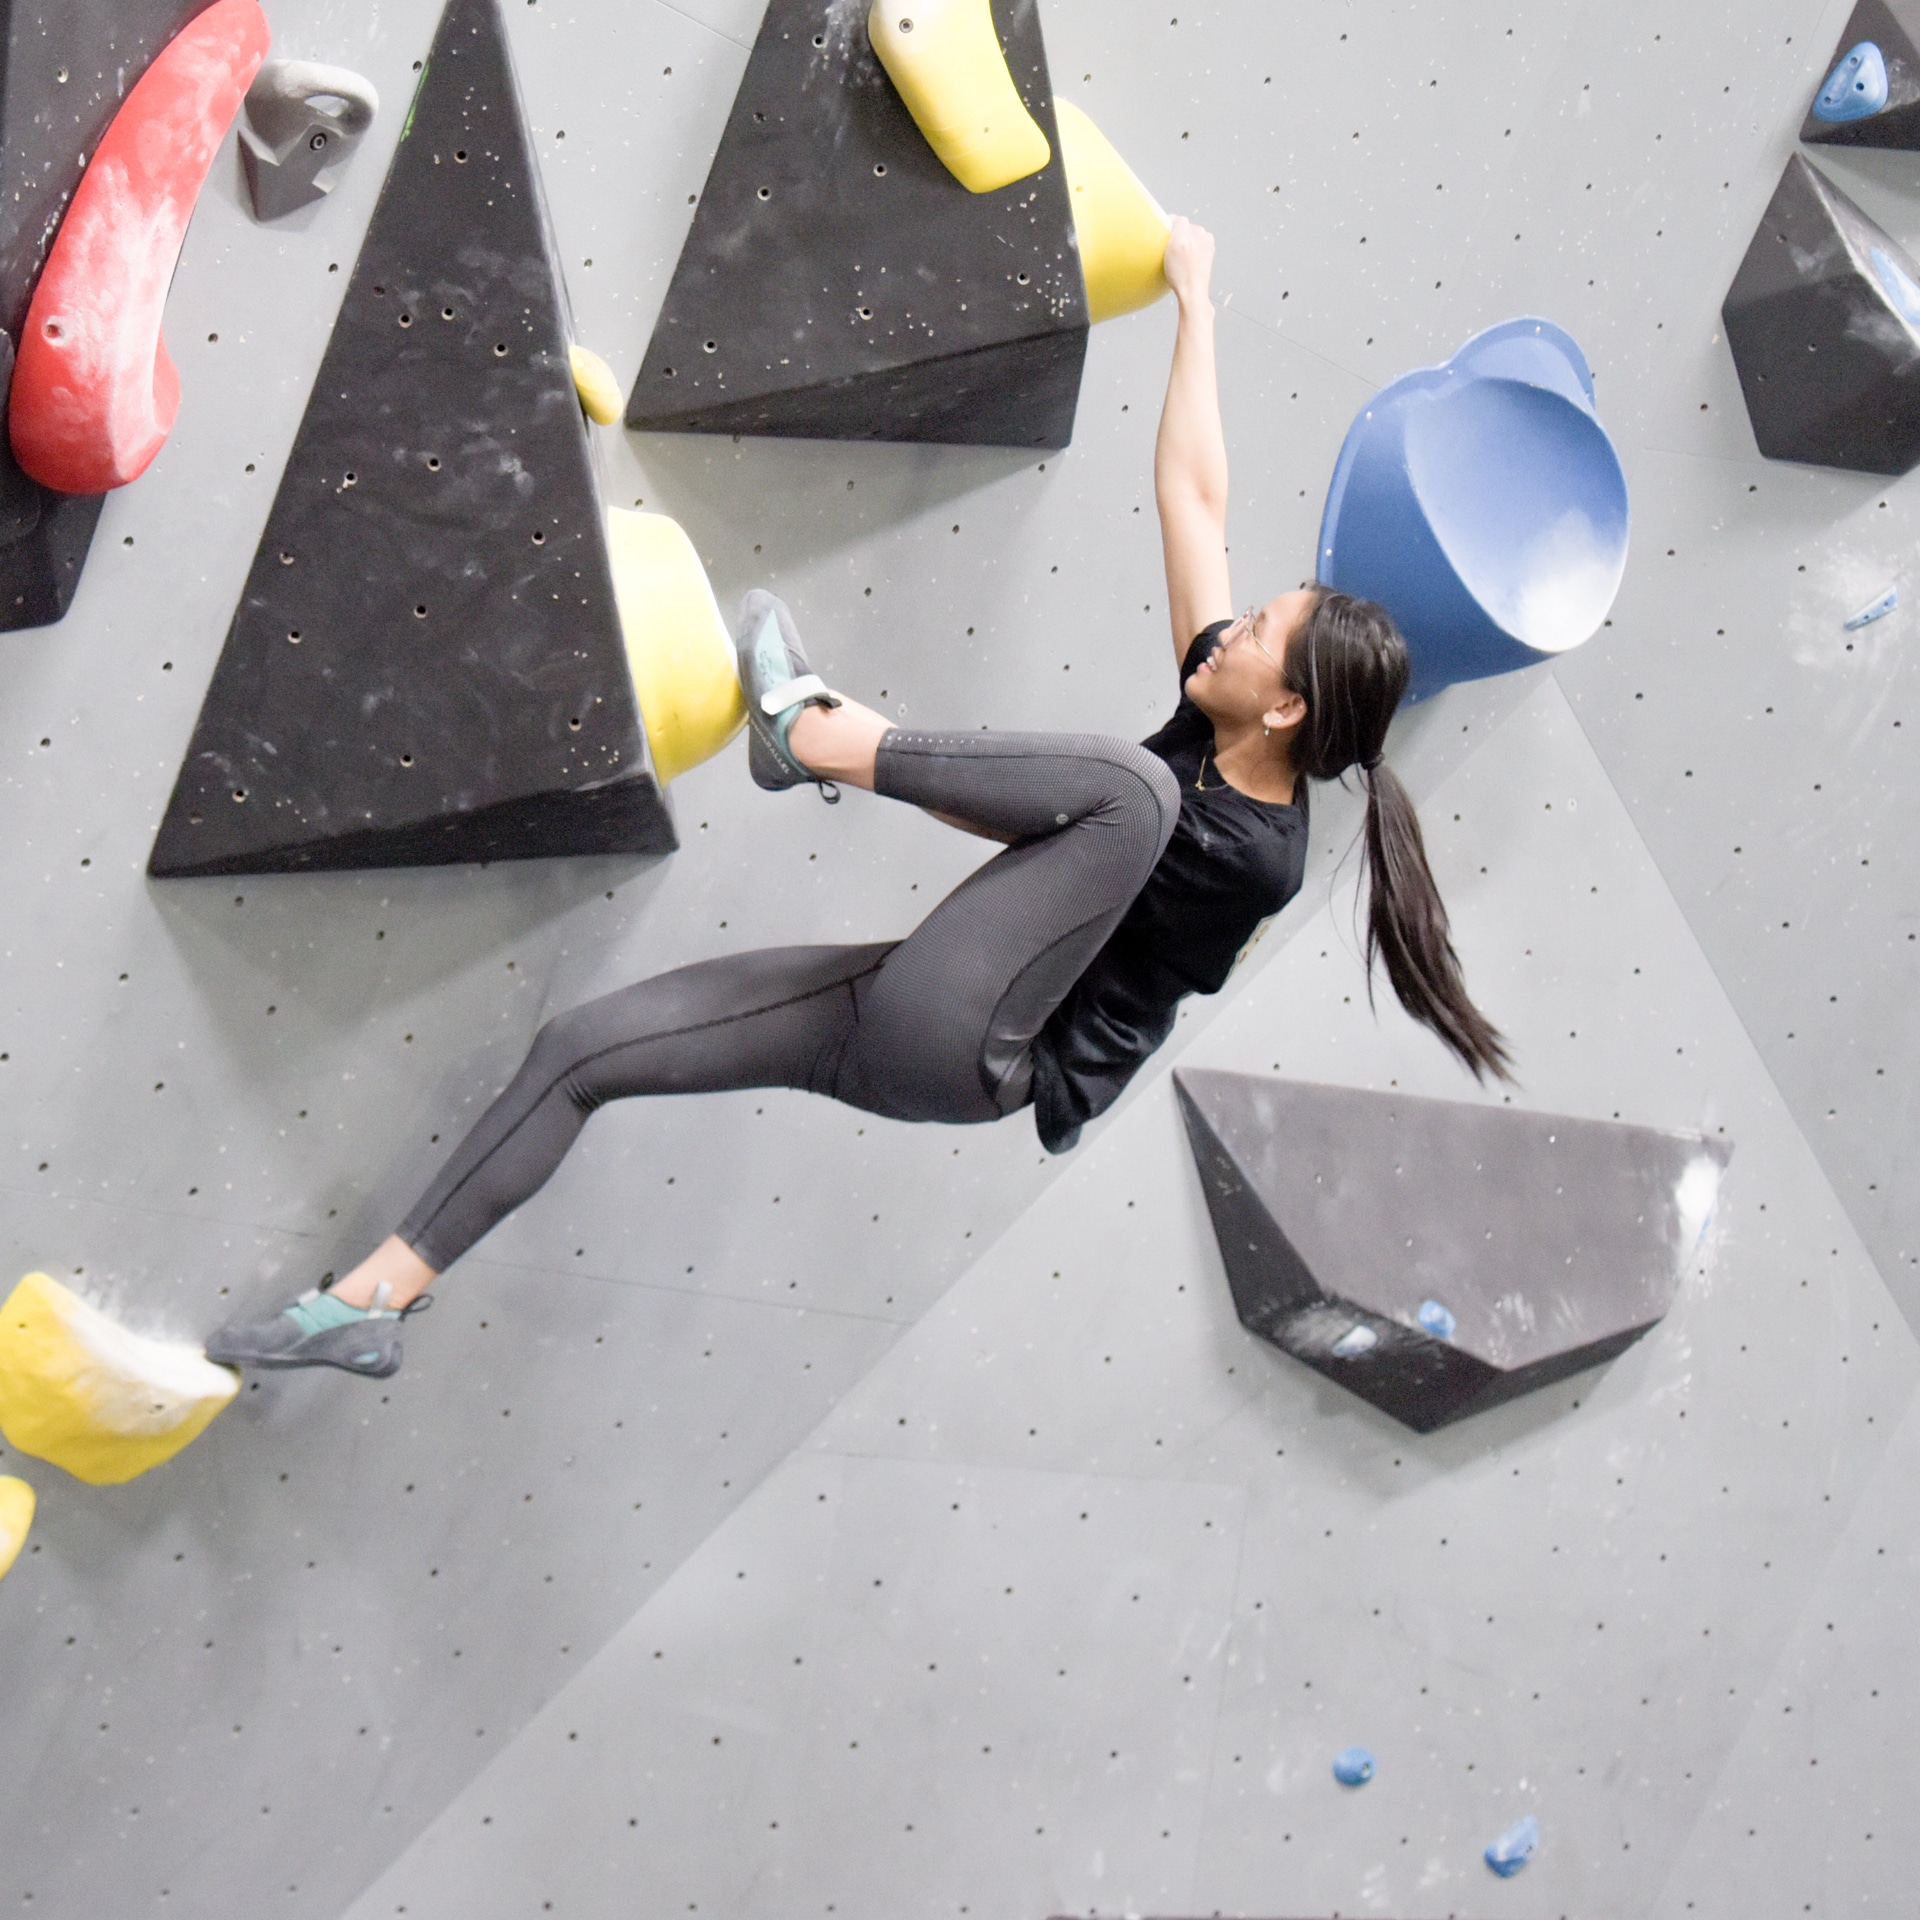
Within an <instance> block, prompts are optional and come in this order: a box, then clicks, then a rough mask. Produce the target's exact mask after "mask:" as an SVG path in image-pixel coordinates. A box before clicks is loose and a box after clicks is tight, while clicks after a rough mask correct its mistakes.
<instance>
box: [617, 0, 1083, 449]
mask: <svg viewBox="0 0 1920 1920" xmlns="http://www.w3.org/2000/svg"><path fill="white" fill-rule="evenodd" d="M994 19H995V24H996V25H997V26H998V28H999V30H1000V40H1001V45H1002V46H1003V48H1004V49H1005V50H1006V55H1007V64H1008V67H1009V68H1010V70H1011V72H1012V74H1013V78H1014V83H1015V85H1016V86H1017V87H1018V88H1019V90H1020V93H1021V97H1022V98H1023V99H1024V100H1025V101H1026V104H1027V108H1028V111H1029V112H1031V113H1032V115H1033V117H1034V119H1035V120H1036V121H1038V123H1039V125H1040V127H1041V130H1042V131H1043V132H1044V133H1045V134H1046V136H1047V139H1048V142H1049V143H1050V145H1051V146H1052V148H1053V158H1052V160H1051V161H1049V163H1048V164H1047V166H1046V167H1045V168H1043V169H1042V170H1041V171H1040V172H1039V173H1037V174H1034V175H1032V176H1031V177H1030V178H1028V179H1025V180H1018V181H1015V183H1014V184H1013V185H1012V186H1010V187H1006V188H1003V189H1002V190H1001V191H1000V192H998V193H988V194H973V193H969V192H968V191H967V189H966V188H965V187H963V186H961V184H960V183H959V182H958V181H957V180H956V179H955V178H954V177H953V175H952V174H950V173H949V172H948V171H947V170H946V168H945V167H944V166H943V165H942V164H941V163H940V161H939V160H938V159H936V158H935V157H934V154H933V150H932V149H931V148H930V147H929V146H928V145H927V143H926V140H925V139H924V138H923V137H922V135H921V133H920V130H919V128H918V127H916V126H915V125H914V123H913V120H912V117H911V116H910V115H909V114H908V112H907V110H906V108H905V106H904V105H902V103H901V100H900V97H899V95H898V94H897V93H896V92H895V91H894V88H893V83H892V82H891V81H890V80H889V79H888V78H887V75H886V71H885V69H884V68H883V67H882V66H881V65H880V62H879V60H878V59H877V58H876V56H875V54H874V52H873V48H872V46H871V45H870V44H869V42H868V40H867V30H866V9H865V7H864V6H835V7H825V6H822V5H821V4H820V0H771V3H770V4H769V6H768V8H767V12H766V17H765V19H764V20H763V21H762V23H761V27H760V37H759V39H758V40H757V41H756V42H755V43H754V48H753V54H752V57H751V58H750V59H749V60H748V62H747V71H746V76H745V78H744V79H743V80H742V81H741V83H740V92H739V94H738V96H737V97H736V98H735V100H734V103H733V111H732V113H731V114H730V115H729V116H728V119H727V126H726V131H725V132H724V133H723V134H722V135H721V138H720V148H719V151H718V152H717V153H716V154H715V156H714V161H713V167H712V170H711V171H710V172H709V173H708V175H707V184H706V189H705V191H704V192H703V193H702V194H701V196H700V203H699V208H698V210H697V212H696V213H695V215H694V220H693V227H692V230H691V232H689V233H688V235H687V241H686V245H685V247H684V248H683V249H682V251H681V254H680V263H679V265H678V266H677V267H676V268H675V269H674V274H673V282H672V284H671V286H670V287H669V288H668V289H667V297H666V302H665V304H664V306H663V307H662V308H661V311H660V318H659V321H658V323H657V325H656V326H655V328H654V332H653V338H652V340H651V341H650V342H649V344H648V347H647V354H646V360H645V362H644V364H643V365H642V366H641V369H640V375H639V378H638V379H637V380H636V381H635V382H634V386H633V393H632V396H631V398H630V399H629V401H628V403H627V425H628V426H630V427H639V428H647V429H652V430H654V431H670V432H678V433H752V434H772V435H782V436H792V437H799V438H807V439H824V440H918V441H942V442H947V443H950V444H959V445H969V446H1013V447H1064V446H1065V445H1066V444H1067V442H1068V441H1069V440H1070V439H1071V438H1072V437H1073V419H1074V412H1075V409H1076V408H1077V406H1078V404H1079V398H1080V373H1081V368H1082V365H1083V363H1084V361H1085V359H1086V349H1087V325H1088V321H1087V299H1086V286H1085V282H1084V280H1083V278H1082V276H1081V272H1080V257H1079V253H1078V250H1077V247H1076V243H1075V239H1074V227H1073V210H1072V207H1071V206H1070V204H1069V202H1068V198H1067V185H1066V174H1065V170H1064V168H1063V167H1062V165H1061V160H1060V138H1059V133H1058V131H1057V129H1056V127H1055V125H1054V115H1053V83H1052V81H1051V79H1050V78H1049V77H1048V73H1047V55H1046V48H1045V45H1044V44H1043V42H1042V40H1041V37H1040V19H1039V14H1038V12H1037V10H1036V6H1035V0H995V5H994Z"/></svg>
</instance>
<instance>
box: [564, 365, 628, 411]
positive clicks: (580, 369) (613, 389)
mask: <svg viewBox="0 0 1920 1920" xmlns="http://www.w3.org/2000/svg"><path fill="white" fill-rule="evenodd" d="M567 364H568V365H569V366H570V367H572V369H573V390H574V392H575V393H577V394H578V395H579V396H580V404H581V405H582V406H583V407H585V408H586V410H587V418H588V419H589V420H591V421H592V422H593V423H594V425H595V426H599V427H610V426H612V425H614V423H615V422H616V421H618V419H619V418H620V410H621V407H622V405H623V402H622V400H621V398H620V388H619V386H618V384H617V383H616V382H615V380H614V377H613V369H612V368H611V367H610V366H608V365H607V363H606V362H605V361H604V360H602V359H601V358H600V356H599V355H598V354H597V353H595V352H594V351H593V350H592V349H591V348H589V347H569V348H568V349H567Z"/></svg>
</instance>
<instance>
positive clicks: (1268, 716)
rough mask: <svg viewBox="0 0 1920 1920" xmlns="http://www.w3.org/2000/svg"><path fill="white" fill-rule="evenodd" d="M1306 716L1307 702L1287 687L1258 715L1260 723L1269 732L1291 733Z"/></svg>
mask: <svg viewBox="0 0 1920 1920" xmlns="http://www.w3.org/2000/svg"><path fill="white" fill-rule="evenodd" d="M1306 717H1307V703H1306V701H1304V700H1303V699H1302V698H1301V697H1300V696H1299V694H1297V693H1295V692H1294V690H1293V689H1292V688H1291V687H1288V688H1287V689H1286V690H1285V691H1284V692H1283V693H1282V694H1281V695H1280V698H1279V699H1278V700H1276V701H1275V702H1274V703H1273V705H1272V706H1270V707H1269V708H1268V709H1267V710H1266V712H1265V713H1263V714H1262V715H1261V716H1260V724H1261V725H1262V726H1263V727H1265V728H1266V730H1267V731H1268V732H1269V733H1291V732H1293V731H1294V729H1295V728H1297V727H1298V726H1299V725H1300V723H1301V722H1302V721H1303V720H1305V719H1306Z"/></svg>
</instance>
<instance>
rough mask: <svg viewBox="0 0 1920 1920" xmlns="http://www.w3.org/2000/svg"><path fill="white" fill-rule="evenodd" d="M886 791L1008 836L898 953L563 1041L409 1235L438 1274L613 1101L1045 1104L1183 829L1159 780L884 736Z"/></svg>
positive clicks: (1119, 744) (943, 1116) (1053, 737)
mask: <svg viewBox="0 0 1920 1920" xmlns="http://www.w3.org/2000/svg"><path fill="white" fill-rule="evenodd" d="M874 786H875V791H876V792H879V793H882V794H885V795H886V796H887V797H888V798H890V799H895V800H905V801H907V802H909V803H910V804H912V805H914V806H918V807H927V808H930V809H932V810H933V811H934V812H936V813H945V814H951V815H954V816H956V817H958V818H960V819H963V820H968V821H971V822H973V823H974V824H975V825H978V826H982V827H987V828H990V829H991V830H993V831H994V832H996V833H1003V834H1007V835H1010V836H1011V837H1012V839H1013V841H1014V844H1013V845H1011V846H1009V847H1008V849H1007V851H1006V852H1005V853H1002V854H1000V855H998V856H997V857H996V858H995V859H993V860H990V861H988V862H987V864H986V865H985V866H984V867H982V868H980V869H979V870H978V871H977V872H976V873H974V874H972V875H970V876H969V877H968V878H967V879H966V880H965V881H964V882H963V883H962V884H961V885H960V886H958V887H956V888H955V889H954V891H953V892H952V893H950V894H949V895H948V896H947V898H946V899H945V900H943V901H942V902H941V903H940V905H939V906H937V907H936V908H935V909H934V910H933V912H932V913H930V914H929V915H928V916H927V918H926V919H925V920H923V921H922V922H921V923H920V926H919V927H918V928H917V929H916V930H915V931H914V932H913V933H911V934H909V935H908V936H907V938H906V939H904V940H901V941H896V942H889V943H887V944H884V945H880V946H863V947H775V948H769V949H765V950H763V951H761V952H758V953H742V954H735V955H732V956H731V957H729V958H726V959H722V960H703V961H701V962H699V963H698V964H697V965H694V966H690V967H681V968H678V969H677V970H676V971H674V972H672V973H665V974H661V975H659V976H658V977H657V978H655V979H652V980H643V981H641V982H640V983H639V984H638V985H637V986H632V987H625V988H622V989H621V990H620V991H619V992H618V993H610V994H608V995H606V996H605V997H604V998H603V999H599V1000H592V1001H589V1002H588V1003H587V1004H586V1005H585V1006H583V1007H576V1008H575V1009H574V1010H573V1011H572V1012H571V1013H563V1014H561V1015H560V1016H559V1017H558V1018H557V1019H554V1020H550V1021H548V1023H547V1024H546V1025H545V1026H544V1027H542V1028H541V1029H540V1032H539V1033H538V1035H537V1036H536V1037H535V1039H534V1043H533V1049H532V1051H531V1052H530V1053H529V1054H528V1055H527V1058H526V1062H525V1064H524V1065H523V1066H522V1067H521V1069H520V1071H519V1072H518V1073H517V1074H515V1075H514V1077H513V1080H512V1082H511V1084H510V1085H509V1086H508V1087H507V1090H506V1091H505V1092H504V1093H503V1094H501V1096H500V1097H499V1099H497V1100H496V1101H495V1102H494V1103H493V1105H492V1106H491V1107H489V1108H488V1109H487V1111H486V1113H485V1114H483V1115H482V1116H481V1118H480V1119H479V1121H478V1122H477V1123H476V1124H475V1126H474V1128H473V1131H472V1132H471V1133H469V1134H468V1135H467V1137H466V1139H465V1140H463V1141H462V1142H461V1143H460V1145H459V1146H458V1148H456V1149H455V1151H454V1153H453V1156H452V1158H451V1159H449V1160H448V1162H447V1164H446V1165H445V1166H444V1167H443V1168H442V1169H441V1170H440V1173H439V1175H438V1176H437V1177H436V1178H435V1180H434V1182H433V1184H432V1185H431V1186H430V1187H428V1189H427V1191H426V1192H425V1194H423V1195H422V1196H421V1198H420V1201H419V1203H418V1205H416V1206H415V1207H414V1209H413V1211H412V1212H411V1213H409V1214H408V1215H407V1217H406V1220H405V1221H404V1222H403V1223H402V1224H401V1226H400V1228H399V1233H400V1237H401V1239H403V1240H404V1241H406V1243H407V1244H408V1245H409V1246H410V1247H412V1248H413V1250H414V1251H415V1252H416V1253H418V1254H419V1256H420V1257H421V1259H423V1260H424V1261H426V1263H427V1264H428V1265H429V1266H430V1267H432V1268H434V1269H435V1271H436V1272H442V1271H444V1270H445V1269H446V1268H447V1267H449V1266H451V1265H452V1263H453V1262H454V1261H455V1260H457V1259H459V1257H460V1256H461V1255H462V1254H463V1253H465V1252H466V1251H467V1249H468V1248H469V1247H471V1246H472V1245H473V1244H474V1242H475V1241H477V1240H478V1239H479V1238H480V1237H481V1235H483V1234H484V1233H486V1232H487V1230H488V1229H489V1228H490V1227H492V1226H493V1225H495V1223H496V1222H498V1221H500V1220H502V1219H504V1218H505V1217H506V1216H507V1215H508V1214H509V1213H511V1212H512V1211H513V1209H514V1208H515V1207H517V1206H519V1205H520V1203H521V1202H522V1201H523V1200H525V1199H527V1198H528V1197H529V1196H530V1195H531V1194H533V1193H535V1192H537V1191H538V1190H539V1188H540V1187H541V1186H543V1185H544V1184H545V1183H546V1181H547V1179H548V1177H549V1176H550V1175H551V1174H552V1173H553V1171H554V1169H555V1168H556V1167H558V1166H559V1164H560V1162H561V1159H562V1158H563V1157H564V1156H565V1154H566V1151H567V1149H568V1148H569V1147H571V1146H572V1145H573V1143H574V1141H575V1139H576V1138H578V1136H579V1133H580V1129H581V1128H582V1127H583V1126H585V1125H586V1122H587V1119H588V1116H589V1115H591V1114H592V1113H593V1112H594V1111H595V1110H596V1109H597V1108H598V1107H600V1106H601V1105H603V1104H604V1103H605V1102H606V1101H608V1100H623V1099H626V1098H628V1097H630V1096H632V1095H634V1094H642V1093H718V1092H723V1091H726V1090H728V1089H734V1088H741V1087H797V1088H801V1089H804V1090H805V1091H807V1092H809V1093H824V1094H827V1095H829V1096H831V1097H832V1098H833V1099H835V1100H842V1101H845V1102H846V1103H847V1104H848V1105H849V1106H854V1107H861V1108H864V1109H865V1110H866V1111H867V1112H869V1113H878V1114H884V1115H886V1116H887V1117H888V1118H889V1119H894V1120H939V1121H945V1122H947V1123H949V1124H952V1125H969V1124H973V1123H976V1122H980V1121H985V1120H998V1119H1000V1118H1001V1117H1002V1116H1003V1115H1006V1114H1009V1113H1012V1112H1014V1111H1016V1110H1017V1109H1018V1108H1020V1107H1022V1106H1024V1105H1025V1104H1026V1103H1027V1101H1028V1100H1029V1099H1030V1097H1031V1083H1032V1046H1033V1041H1034V1038H1035V1036H1036V1035H1037V1034H1038V1033H1039V1031H1040V1029H1041V1028H1042V1027H1043V1026H1044V1025H1045V1024H1046V1021H1047V1016H1048V1015H1049V1014H1051V1013H1052V1012H1053V1010H1054V1008H1055V1007H1057V1006H1058V1005H1059V1004H1060V1002H1061V1001H1062V1000H1063V999H1064V998H1065V997H1066V995H1067V992H1068V991H1069V989H1070V988H1071V987H1072V986H1073V983H1074V982H1075V981H1076V980H1078V979H1079V977H1080V975H1081V974H1082V973H1083V972H1084V971H1085V970H1086V967H1087V965H1088V963H1089V962H1090V961H1091V960H1092V959H1093V957H1094V955H1095V954H1096V953H1098V952H1099V951H1100V949H1101V947H1102V946H1103V945H1105V943H1106V940H1107V936H1108V935H1109V934H1110V933H1112V931H1113V929H1114V927H1115V926H1116V925H1117V924H1118V922H1119V920H1120V917H1121V915H1122V914H1124V913H1125V912H1126V910H1127V908H1128V906H1129V905H1131V904H1132V901H1133V898H1134V896H1135V895H1136V894H1137V893H1138V892H1139V891H1140V889H1141V887H1142V886H1144V885H1145V884H1146V880H1147V876H1148V875H1149V874H1150V873H1151V872H1152V871H1153V867H1154V863H1155V862H1156V861H1157V860H1158V859H1159V858H1160V855H1161V852H1162V851H1163V849H1164V848H1165V846H1166V844H1167V839H1168V836H1169V835H1170V834H1171V833H1172V832H1173V828H1174V823H1175V821H1176V820H1177V818H1178V817H1179V811H1180V795H1179V791H1178V788H1177V787H1176V785H1175V783H1174V778H1173V775H1172V774H1171V773H1170V772H1169V771H1168V770H1167V766H1166V763H1165V762H1164V761H1162V760H1161V759H1159V758H1158V757H1157V756H1156V755H1154V754H1152V753H1149V752H1148V751H1147V750H1146V748H1144V747H1137V746H1134V745H1133V744H1132V743H1131V742H1129V741H1124V740H1112V739H1107V738H1105V737H1103V736H1101V735H1097V734H1053V733H998V734H995V733H977V734H938V733H901V732H898V731H896V732H893V733H889V734H888V735H887V736H886V737H885V739H884V740H883V741H882V742H881V746H880V752H879V756H878V760H877V764H876V768H875V779H874Z"/></svg>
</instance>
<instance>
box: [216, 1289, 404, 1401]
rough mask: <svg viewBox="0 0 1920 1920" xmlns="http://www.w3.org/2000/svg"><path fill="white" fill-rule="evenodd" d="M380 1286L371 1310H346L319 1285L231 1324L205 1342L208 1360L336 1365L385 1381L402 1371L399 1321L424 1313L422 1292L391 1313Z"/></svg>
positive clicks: (252, 1364)
mask: <svg viewBox="0 0 1920 1920" xmlns="http://www.w3.org/2000/svg"><path fill="white" fill-rule="evenodd" d="M387 1296H388V1288H387V1287H386V1285H385V1283H384V1282H383V1283H382V1285H381V1288H380V1291H379V1292H378V1293H377V1294H376V1295H375V1296H374V1300H375V1304H374V1305H373V1306H372V1307H370V1308H362V1307H350V1306H348V1305H347V1303H346V1302H345V1301H344V1300H336V1299H335V1298H334V1296H333V1295H332V1294H330V1293H325V1292H323V1291H321V1290H320V1289H319V1288H318V1287H314V1288H310V1289H309V1290H308V1291H307V1292H305V1293H303V1294H302V1295H301V1296H300V1298H299V1299H298V1300H296V1301H294V1302H293V1304H292V1305H291V1306H287V1307H282V1308H281V1310H280V1311H279V1312H278V1313H270V1314H266V1315H264V1316H263V1317H261V1318H259V1319H256V1320H235V1321H232V1322H230V1323H229V1324H228V1325H226V1326H224V1327H222V1328H221V1329H220V1331H219V1332H218V1333H216V1334H215V1335H214V1336H213V1338H212V1339H211V1340H209V1341H208V1342H207V1358H208V1359H209V1360H213V1361H216V1362H218V1363H219V1364H220V1365H221V1366H227V1367H338V1368H340V1369H341V1371H342V1372H345V1373H363V1374H365V1375H366V1376H367V1377H368V1378H369V1379H372V1380H385V1379H386V1378H387V1377H388V1376H389V1375H391V1374H396V1373H398V1372H399V1371H400V1362H401V1359H402V1358H403V1352H402V1348H401V1345H400V1323H401V1322H402V1321H403V1320H409V1319H411V1318H412V1317H413V1316H414V1315H415V1314H416V1313H421V1312H424V1311H425V1310H426V1309H427V1308H428V1307H430V1306H432V1304H433V1296H432V1295H431V1294H426V1293H423V1294H421V1295H420V1296H419V1298H418V1299H415V1300H410V1301H408V1303H407V1304H406V1305H405V1306H404V1307H403V1308H401V1309H400V1311H399V1312H397V1313H395V1312H393V1311H391V1310H390V1309H389V1308H388V1306H387V1304H386V1302H387Z"/></svg>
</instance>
